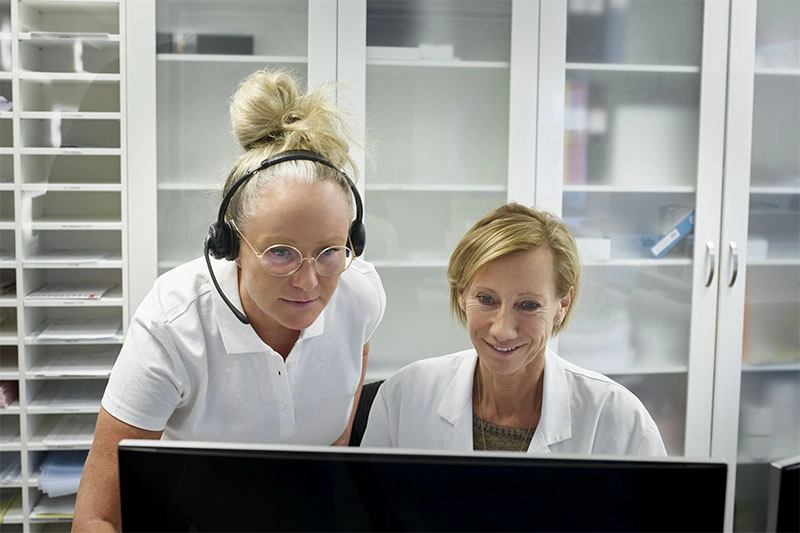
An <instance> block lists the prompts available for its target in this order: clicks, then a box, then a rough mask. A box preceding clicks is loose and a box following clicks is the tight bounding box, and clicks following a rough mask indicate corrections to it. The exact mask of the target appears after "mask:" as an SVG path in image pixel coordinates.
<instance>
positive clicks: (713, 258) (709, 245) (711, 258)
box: [706, 241, 717, 287]
mask: <svg viewBox="0 0 800 533" xmlns="http://www.w3.org/2000/svg"><path fill="white" fill-rule="evenodd" d="M706 256H707V257H708V277H707V278H706V287H710V286H711V282H712V281H714V271H715V270H716V269H717V253H716V252H715V251H714V243H713V242H711V241H707V242H706Z"/></svg>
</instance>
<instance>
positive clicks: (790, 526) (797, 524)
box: [767, 455, 800, 533]
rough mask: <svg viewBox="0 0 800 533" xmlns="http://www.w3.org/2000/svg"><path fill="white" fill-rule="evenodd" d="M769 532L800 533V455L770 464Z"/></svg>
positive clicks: (768, 496)
mask: <svg viewBox="0 0 800 533" xmlns="http://www.w3.org/2000/svg"><path fill="white" fill-rule="evenodd" d="M767 531H768V532H779V533H781V532H786V531H792V532H794V533H797V532H798V531H800V455H795V456H793V457H787V458H785V459H780V460H778V461H773V462H772V463H770V466H769V490H768V494H767Z"/></svg>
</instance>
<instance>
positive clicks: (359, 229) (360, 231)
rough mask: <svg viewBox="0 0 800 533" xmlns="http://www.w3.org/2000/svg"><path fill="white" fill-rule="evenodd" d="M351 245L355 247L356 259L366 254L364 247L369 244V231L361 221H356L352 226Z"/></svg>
mask: <svg viewBox="0 0 800 533" xmlns="http://www.w3.org/2000/svg"><path fill="white" fill-rule="evenodd" d="M350 243H351V244H352V245H353V252H355V254H356V257H359V256H360V255H361V254H362V253H364V245H365V244H366V243H367V230H366V228H365V227H364V223H363V222H361V221H360V220H356V221H354V222H353V223H352V224H351V225H350Z"/></svg>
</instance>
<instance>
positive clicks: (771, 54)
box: [726, 0, 800, 531]
mask: <svg viewBox="0 0 800 533" xmlns="http://www.w3.org/2000/svg"><path fill="white" fill-rule="evenodd" d="M753 11H755V13H754V14H755V17H752V13H748V14H749V15H750V17H746V18H750V19H751V20H753V18H754V19H755V23H753V22H751V23H750V25H751V26H752V24H755V28H754V33H755V39H754V40H755V46H754V51H753V50H751V51H750V54H751V55H750V59H752V66H751V67H750V68H751V69H752V71H751V78H750V80H746V81H749V82H750V83H752V115H751V116H752V121H751V132H750V133H751V138H750V140H749V145H750V146H749V147H750V151H749V153H750V161H749V187H748V188H747V189H746V190H743V191H742V192H741V194H742V195H745V194H746V195H747V198H746V199H743V200H744V201H745V202H746V204H745V205H747V206H748V208H749V216H748V218H747V223H748V226H747V242H746V246H745V251H746V256H745V257H746V290H745V295H744V332H743V336H742V354H741V390H740V403H739V428H738V454H737V457H738V458H737V463H738V464H737V468H736V512H735V520H734V529H735V530H736V531H768V530H769V529H767V527H768V520H769V518H770V516H769V511H770V510H769V504H770V501H771V498H773V497H774V494H772V493H770V488H771V487H770V483H769V476H770V463H771V462H773V461H778V460H782V459H785V458H789V457H792V456H797V455H800V415H798V413H800V333H798V332H800V3H798V2H796V1H794V0H768V1H765V0H760V1H759V2H758V3H757V7H755V9H753ZM736 15H740V13H734V16H736ZM751 31H752V28H751ZM748 118H750V116H748ZM747 169H748V167H745V169H744V170H745V172H746V171H747ZM726 216H727V215H726Z"/></svg>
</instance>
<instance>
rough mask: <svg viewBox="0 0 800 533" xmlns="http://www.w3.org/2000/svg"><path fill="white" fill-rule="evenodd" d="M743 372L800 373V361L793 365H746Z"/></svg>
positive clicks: (743, 366) (792, 363)
mask: <svg viewBox="0 0 800 533" xmlns="http://www.w3.org/2000/svg"><path fill="white" fill-rule="evenodd" d="M742 372H748V373H750V372H752V373H756V372H800V361H797V362H791V363H759V364H752V363H749V364H748V363H745V364H743V365H742Z"/></svg>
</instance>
